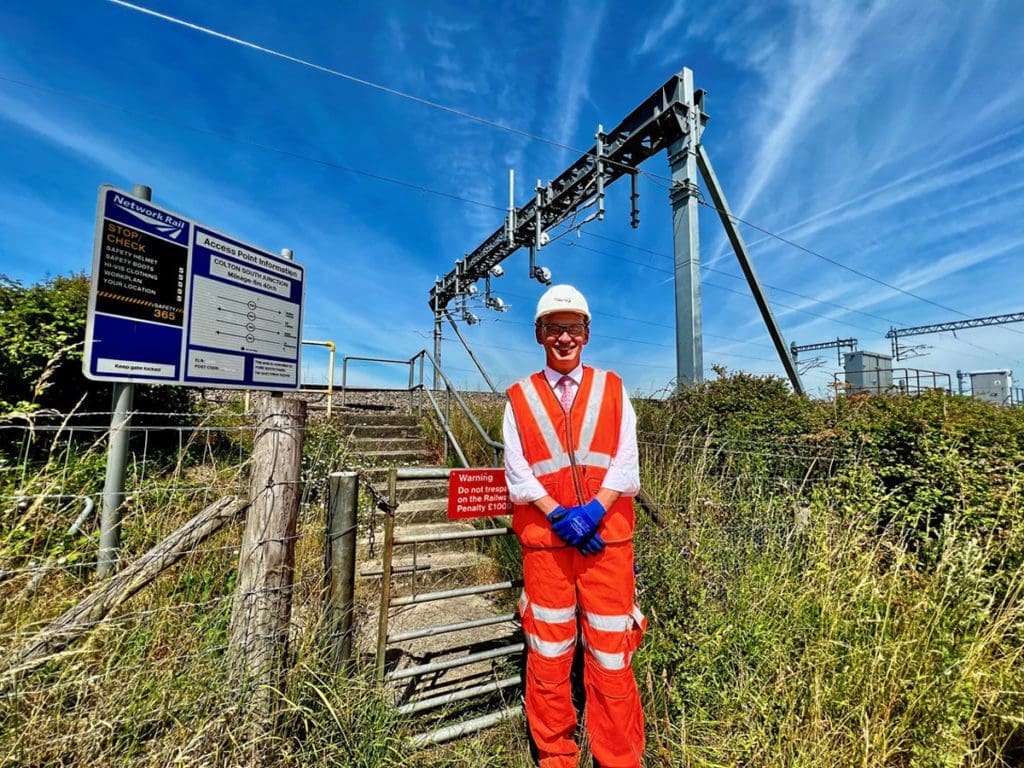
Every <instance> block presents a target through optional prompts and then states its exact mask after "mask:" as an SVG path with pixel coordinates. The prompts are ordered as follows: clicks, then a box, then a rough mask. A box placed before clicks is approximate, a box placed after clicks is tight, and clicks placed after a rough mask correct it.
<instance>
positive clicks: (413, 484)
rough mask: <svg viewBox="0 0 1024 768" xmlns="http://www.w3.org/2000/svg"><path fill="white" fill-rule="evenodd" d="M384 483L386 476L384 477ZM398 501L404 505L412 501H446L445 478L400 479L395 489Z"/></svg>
mask: <svg viewBox="0 0 1024 768" xmlns="http://www.w3.org/2000/svg"><path fill="white" fill-rule="evenodd" d="M384 482H385V484H386V483H387V478H386V477H385V479H384ZM396 495H397V496H398V503H399V504H402V505H405V504H411V503H412V502H414V501H425V500H434V501H438V500H440V501H442V502H444V503H445V505H447V503H448V481H447V480H402V481H400V482H399V483H398V488H397V489H396Z"/></svg>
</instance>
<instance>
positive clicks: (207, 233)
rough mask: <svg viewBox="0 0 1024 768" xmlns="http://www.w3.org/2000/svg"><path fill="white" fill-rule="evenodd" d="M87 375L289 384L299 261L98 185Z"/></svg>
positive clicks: (294, 365)
mask: <svg viewBox="0 0 1024 768" xmlns="http://www.w3.org/2000/svg"><path fill="white" fill-rule="evenodd" d="M97 207H98V211H97V218H96V242H95V246H94V251H93V269H92V283H91V289H90V293H89V316H88V324H87V328H86V339H85V357H84V360H83V370H84V373H85V375H86V376H87V377H88V378H90V379H94V380H97V381H131V382H139V383H150V384H182V385H186V386H196V387H218V388H219V387H227V388H238V389H271V390H282V389H297V388H298V387H299V370H300V361H299V355H300V351H301V346H302V345H301V344H300V338H301V337H300V333H301V329H302V302H303V297H304V291H305V280H304V278H305V272H304V270H303V268H302V266H301V265H300V264H297V263H295V262H294V261H289V260H287V259H282V258H281V257H279V256H276V255H274V254H272V253H268V252H267V251H263V250H261V249H259V248H255V247H253V246H251V245H248V244H246V243H242V242H240V241H239V240H236V239H234V238H233V237H230V236H229V235H225V234H223V233H220V232H216V231H215V230H212V229H208V228H207V227H204V226H202V225H201V224H198V223H196V222H195V221H191V220H189V219H186V218H184V217H183V216H179V215H178V214H176V213H171V212H170V211H167V210H165V209H163V208H159V207H157V206H155V205H153V204H152V203H150V202H148V201H146V200H142V199H139V198H136V197H132V196H131V195H128V194H126V193H124V192H121V191H120V190H117V189H114V188H113V187H110V186H103V187H100V194H99V204H98V206H97Z"/></svg>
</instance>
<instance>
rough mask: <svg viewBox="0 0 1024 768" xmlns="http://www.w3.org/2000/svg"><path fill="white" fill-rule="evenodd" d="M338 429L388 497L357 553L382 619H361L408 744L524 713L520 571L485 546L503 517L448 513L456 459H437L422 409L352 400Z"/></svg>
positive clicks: (504, 530) (503, 532)
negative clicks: (405, 722)
mask: <svg viewBox="0 0 1024 768" xmlns="http://www.w3.org/2000/svg"><path fill="white" fill-rule="evenodd" d="M342 429H343V430H344V431H345V434H346V436H347V438H348V441H349V444H348V447H349V451H348V454H349V456H350V457H351V459H353V460H354V461H355V462H356V463H357V464H358V468H359V470H360V473H361V474H362V476H363V477H364V479H365V481H368V482H369V483H370V484H371V485H372V486H373V488H374V489H375V496H376V497H377V498H379V499H380V500H381V502H380V503H375V504H374V505H373V513H372V516H373V519H372V520H370V521H368V522H369V523H370V528H371V530H373V531H374V532H375V533H374V535H373V537H372V539H371V538H370V537H361V543H360V545H359V548H358V550H357V555H356V563H357V566H356V570H357V575H358V577H359V578H360V581H361V583H360V587H359V589H360V590H363V591H364V593H365V592H367V591H371V590H372V592H373V593H375V594H373V602H374V603H375V604H376V606H377V615H376V622H375V624H376V626H374V627H364V628H363V631H362V632H361V633H360V635H361V640H359V641H358V645H359V646H360V647H361V648H362V649H363V650H364V651H365V652H371V653H373V655H374V665H375V674H376V679H377V681H378V682H380V683H381V684H383V685H387V686H389V687H390V688H391V689H392V690H393V691H394V695H395V703H396V705H397V706H398V707H399V710H400V711H401V712H403V713H404V714H406V715H408V716H410V717H412V718H414V720H415V723H416V728H417V730H418V731H419V732H418V734H417V735H416V736H414V737H413V743H414V744H419V745H422V744H429V743H441V742H444V741H448V740H451V739H454V738H457V737H459V736H462V735H466V734H469V733H473V732H475V731H478V730H480V729H482V728H485V727H488V726H490V725H493V724H495V723H498V722H501V721H503V720H506V719H508V718H511V717H515V716H517V715H518V714H520V713H521V711H522V707H521V687H522V683H521V674H520V666H521V664H522V650H523V645H522V637H521V632H520V629H519V626H518V622H517V620H516V617H515V614H514V605H515V599H516V598H517V597H518V591H519V587H520V586H521V582H519V581H518V580H517V579H514V578H510V577H509V575H508V574H502V573H501V572H500V566H499V564H498V561H497V560H496V559H495V558H494V557H492V556H491V554H490V550H491V549H492V546H493V544H494V543H495V542H497V541H498V540H499V539H502V538H506V537H510V536H511V530H510V529H509V528H508V527H507V526H506V525H505V524H504V521H503V520H483V521H470V522H467V521H450V520H448V519H447V507H448V474H449V472H450V470H448V469H446V468H443V467H439V466H436V465H435V466H432V464H433V462H434V457H433V456H432V455H431V454H430V453H429V451H428V450H427V442H426V438H425V436H424V434H423V431H422V428H421V426H420V423H419V420H418V419H417V418H416V417H414V416H411V415H407V414H402V413H397V412H374V413H370V412H359V411H347V412H346V413H345V414H344V415H343V417H342ZM371 541H372V545H371ZM513 546H515V545H513ZM368 623H371V624H372V623H374V622H368Z"/></svg>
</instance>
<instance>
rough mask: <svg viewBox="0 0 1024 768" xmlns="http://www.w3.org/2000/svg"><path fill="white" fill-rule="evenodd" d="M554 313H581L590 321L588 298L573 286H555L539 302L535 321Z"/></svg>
mask: <svg viewBox="0 0 1024 768" xmlns="http://www.w3.org/2000/svg"><path fill="white" fill-rule="evenodd" d="M553 312H579V313H580V314H581V315H583V316H584V317H585V318H586V319H587V320H588V321H589V320H590V307H589V306H588V304H587V300H586V298H585V297H584V296H583V294H582V293H580V292H579V291H578V290H577V289H576V288H574V287H573V286H571V285H564V284H563V285H553V286H551V287H550V288H548V289H547V290H546V291H545V292H544V294H543V295H542V296H541V297H540V301H538V302H537V314H536V315H535V316H534V320H535V321H537V320H540V319H541V318H542V317H544V316H545V315H550V314H551V313H553Z"/></svg>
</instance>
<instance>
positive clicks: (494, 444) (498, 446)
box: [410, 349, 505, 467]
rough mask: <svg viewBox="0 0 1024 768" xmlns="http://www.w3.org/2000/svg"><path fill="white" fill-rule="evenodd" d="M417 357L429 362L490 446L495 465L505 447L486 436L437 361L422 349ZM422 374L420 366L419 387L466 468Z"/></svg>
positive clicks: (463, 457) (477, 431) (463, 458)
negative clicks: (432, 407) (424, 383)
mask: <svg viewBox="0 0 1024 768" xmlns="http://www.w3.org/2000/svg"><path fill="white" fill-rule="evenodd" d="M417 357H419V358H422V359H426V360H429V361H430V364H431V365H432V366H434V370H435V371H437V373H438V374H440V376H441V380H442V381H443V382H444V384H445V386H446V387H447V388H448V391H449V392H451V393H452V395H454V396H455V402H456V403H458V404H459V407H460V408H461V409H462V412H463V413H464V414H465V415H466V418H467V419H469V423H470V424H472V425H473V428H474V429H475V430H476V433H477V434H478V435H479V436H480V438H481V439H482V440H483V441H484V443H486V444H487V445H488V446H490V448H491V450H492V451H493V452H494V463H495V464H497V463H498V459H499V457H500V454H501V452H502V451H504V450H505V445H504V444H503V443H500V442H498V441H497V440H494V439H493V438H492V437H491V436H490V435H489V434H487V430H485V429H484V428H483V426H482V425H481V424H480V422H479V421H478V420H477V418H476V416H474V415H473V412H472V411H471V410H470V409H469V406H468V405H466V401H465V400H463V399H462V395H460V394H459V390H458V389H456V388H455V386H454V385H453V384H452V382H451V379H449V378H448V375H447V374H446V373H445V372H444V369H443V368H441V366H440V365H438V363H437V361H436V360H435V359H434V356H433V355H432V354H430V352H428V351H427V350H425V349H423V350H420V352H419V353H417V354H416V355H414V356H413V360H415V359H416V358H417ZM411 362H412V361H410V363H411ZM422 372H423V367H422V365H421V366H420V384H419V386H420V387H421V388H422V390H423V391H424V392H426V393H427V395H428V396H429V397H430V402H431V404H432V405H433V406H434V411H435V412H436V413H437V415H438V418H439V419H441V426H442V427H443V428H444V430H445V433H446V434H448V435H449V436H450V437H451V439H452V440H453V443H452V445H453V446H455V448H456V453H458V454H459V459H460V461H462V466H464V467H468V466H469V464H467V462H466V458H465V456H464V455H463V454H462V451H461V449H460V448H459V447H458V444H457V443H456V442H455V441H454V436H452V435H451V429H450V428H449V427H448V420H447V419H446V418H445V417H444V416H443V415H442V414H441V411H440V408H439V407H438V405H437V402H436V401H435V400H434V397H433V395H432V394H431V393H430V390H429V389H427V388H426V387H425V386H424V385H423V373H422Z"/></svg>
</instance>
